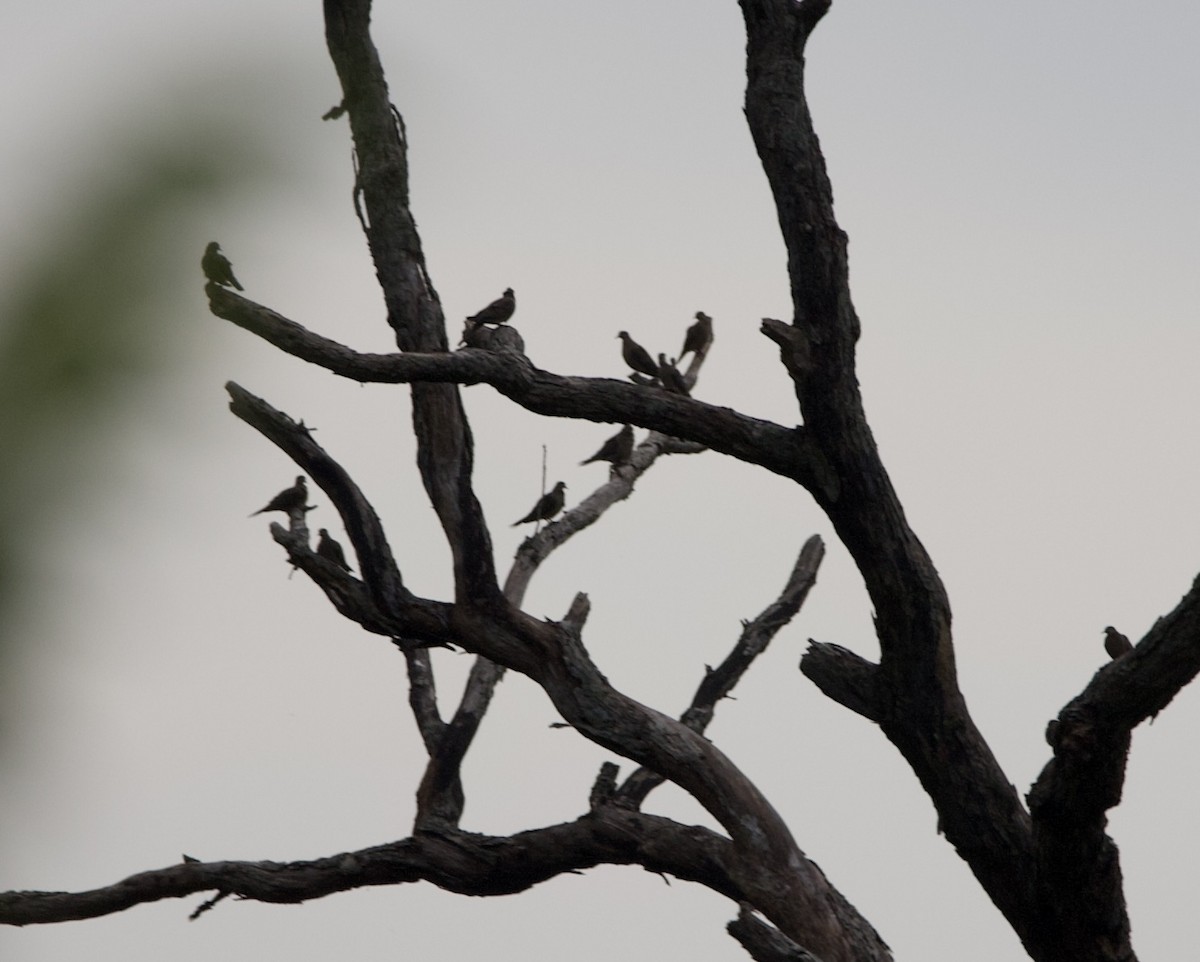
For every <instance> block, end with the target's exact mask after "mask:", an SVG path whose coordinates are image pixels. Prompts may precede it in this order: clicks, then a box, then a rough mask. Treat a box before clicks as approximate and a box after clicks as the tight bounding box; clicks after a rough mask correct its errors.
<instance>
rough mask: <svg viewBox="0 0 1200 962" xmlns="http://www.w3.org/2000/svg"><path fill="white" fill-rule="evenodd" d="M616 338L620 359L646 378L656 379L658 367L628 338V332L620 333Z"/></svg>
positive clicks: (652, 359) (645, 351)
mask: <svg viewBox="0 0 1200 962" xmlns="http://www.w3.org/2000/svg"><path fill="white" fill-rule="evenodd" d="M617 337H619V338H620V339H621V357H623V358H624V359H625V363H626V364H628V365H629V366H630V367H631V368H633V369H634V370H635V371H638V372H640V373H642V374H645V375H646V376H647V377H658V365H657V364H655V363H654V358H652V357H651V356H650V352H649V351H647V350H646V349H645V348H644V347H642V345H640V344H639V343H638V342H637V341H635V340H634V339H633V338H632V337H630V336H629V332H628V331H621V332H620V333H619V334H618V335H617Z"/></svg>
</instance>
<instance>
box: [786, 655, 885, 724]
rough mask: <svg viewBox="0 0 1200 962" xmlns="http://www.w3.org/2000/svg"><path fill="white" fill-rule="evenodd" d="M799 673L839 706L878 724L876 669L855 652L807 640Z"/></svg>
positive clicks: (876, 667)
mask: <svg viewBox="0 0 1200 962" xmlns="http://www.w3.org/2000/svg"><path fill="white" fill-rule="evenodd" d="M800 670H801V671H802V672H804V674H805V676H806V677H807V678H809V679H810V680H811V681H812V682H813V683H814V684H815V685H816V686H817V687H818V688H819V689H821V691H822V692H823V693H824V694H825V695H828V696H829V697H830V698H832V699H833V700H834V701H836V702H837V703H838V704H839V705H842V706H844V707H846V708H849V709H850V710H851V711H854V712H858V714H860V715H862V716H863V717H864V718H867V719H869V720H871V721H874V722H877V721H879V719H880V717H881V715H882V713H883V712H882V709H881V707H880V705H879V691H878V685H879V666H878V665H876V664H873V663H872V662H869V661H867V660H866V659H865V658H862V657H861V656H859V655H856V654H855V653H854V652H852V651H850V650H848V649H846V648H843V647H841V645H830V644H825V643H822V642H819V641H812V639H809V649H808V651H806V652H805V653H804V657H802V658H801V659H800Z"/></svg>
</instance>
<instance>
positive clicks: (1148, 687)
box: [1029, 578, 1200, 958]
mask: <svg viewBox="0 0 1200 962" xmlns="http://www.w3.org/2000/svg"><path fill="white" fill-rule="evenodd" d="M1198 671H1200V578H1198V579H1197V580H1196V581H1195V582H1194V583H1193V584H1192V588H1191V590H1190V591H1189V592H1188V593H1187V594H1186V595H1185V596H1184V597H1183V599H1182V600H1181V601H1180V602H1179V604H1178V605H1177V606H1176V607H1175V610H1174V611H1172V612H1171V613H1170V614H1168V615H1166V616H1165V617H1163V618H1160V619H1159V620H1158V621H1157V622H1155V624H1154V626H1153V627H1152V628H1151V629H1150V631H1149V633H1148V634H1147V635H1146V637H1145V638H1143V639H1142V640H1141V641H1140V642H1139V643H1138V644H1137V645H1135V646H1134V649H1133V651H1131V652H1130V653H1129V654H1127V655H1125V656H1124V657H1122V658H1119V659H1117V660H1116V661H1112V662H1109V663H1107V664H1106V665H1105V666H1104V667H1103V668H1101V669H1100V670H1099V671H1097V672H1096V674H1095V676H1094V677H1093V678H1092V680H1091V682H1090V683H1089V684H1088V686H1087V687H1086V688H1085V689H1084V690H1083V691H1082V692H1081V693H1080V694H1079V695H1078V696H1077V697H1076V698H1074V699H1072V701H1071V702H1070V703H1068V704H1067V705H1066V706H1065V707H1064V708H1063V710H1062V711H1061V712H1060V713H1059V716H1058V718H1057V719H1056V720H1055V721H1052V722H1051V723H1050V726H1049V728H1048V730H1047V733H1046V740H1047V741H1048V742H1049V743H1050V746H1051V748H1053V750H1054V757H1053V758H1052V759H1051V760H1050V762H1049V763H1048V764H1047V765H1046V767H1045V768H1044V769H1043V770H1042V773H1041V775H1039V776H1038V779H1037V781H1036V782H1035V783H1034V786H1033V788H1032V789H1031V791H1030V792H1029V809H1030V814H1031V815H1032V817H1033V829H1034V840H1035V844H1036V848H1035V853H1036V857H1037V861H1038V876H1037V877H1038V880H1039V883H1040V885H1039V896H1040V899H1041V904H1042V906H1043V912H1042V916H1041V918H1040V919H1039V924H1040V925H1041V927H1042V928H1043V930H1044V933H1045V934H1044V935H1043V939H1044V940H1045V941H1047V942H1051V941H1053V942H1057V943H1058V944H1059V946H1060V951H1061V952H1062V953H1063V956H1062V957H1064V958H1068V957H1072V956H1071V953H1078V951H1079V950H1078V949H1077V948H1076V947H1077V946H1080V945H1087V944H1090V943H1092V942H1094V941H1095V936H1094V934H1093V933H1095V932H1097V931H1101V932H1104V933H1106V934H1107V938H1108V939H1109V940H1110V942H1111V944H1113V945H1128V942H1129V934H1130V928H1129V918H1128V915H1127V913H1126V911H1125V900H1124V896H1123V894H1122V892H1123V889H1122V877H1121V867H1120V860H1119V858H1118V854H1117V849H1116V846H1115V845H1114V844H1113V841H1112V839H1110V838H1109V837H1108V835H1107V833H1106V831H1105V829H1106V827H1107V823H1108V820H1107V812H1108V810H1109V809H1110V808H1113V807H1114V806H1116V805H1117V804H1119V803H1120V801H1121V792H1122V788H1123V786H1124V782H1125V767H1126V760H1127V758H1128V754H1129V746H1130V738H1131V733H1132V730H1133V728H1134V727H1135V726H1136V725H1138V724H1139V723H1141V722H1142V721H1144V720H1145V719H1146V718H1149V717H1152V716H1153V715H1155V714H1157V713H1158V712H1159V711H1161V710H1162V709H1163V708H1165V707H1166V706H1167V705H1168V704H1169V703H1170V701H1171V700H1172V699H1173V698H1174V697H1175V695H1176V694H1177V693H1178V692H1179V690H1180V689H1181V688H1182V687H1183V686H1184V685H1186V684H1187V683H1188V682H1190V681H1191V680H1192V679H1193V678H1195V677H1196V674H1197V672H1198ZM1060 900H1065V903H1064V904H1066V905H1068V906H1069V909H1068V910H1064V908H1063V906H1062V905H1060V904H1058V903H1059V901H1060Z"/></svg>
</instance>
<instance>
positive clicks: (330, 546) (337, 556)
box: [317, 528, 350, 571]
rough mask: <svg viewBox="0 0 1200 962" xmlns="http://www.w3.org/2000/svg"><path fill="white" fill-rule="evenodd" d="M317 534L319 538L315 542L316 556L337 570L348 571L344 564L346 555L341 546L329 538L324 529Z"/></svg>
mask: <svg viewBox="0 0 1200 962" xmlns="http://www.w3.org/2000/svg"><path fill="white" fill-rule="evenodd" d="M317 534H319V535H320V538H319V539H318V540H317V554H319V555H320V556H321V557H322V558H325V559H326V560H328V561H332V562H333V563H334V564H335V565H337V566H338V567H339V568H342V569H344V570H346V571H349V570H350V566H349V565H348V564H346V553H345V552H344V551H342V546H341V545H340V544H338V543H337V542H336V541H334V540H333V538H331V537H329V532H328V531H326V530H325V529H324V528H322V529H321V530H320V531H318V532H317Z"/></svg>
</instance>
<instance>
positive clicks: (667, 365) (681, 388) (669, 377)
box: [658, 354, 690, 397]
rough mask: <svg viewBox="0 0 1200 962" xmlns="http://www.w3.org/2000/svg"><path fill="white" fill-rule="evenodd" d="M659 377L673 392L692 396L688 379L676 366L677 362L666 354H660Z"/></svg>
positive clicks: (664, 385) (665, 386)
mask: <svg viewBox="0 0 1200 962" xmlns="http://www.w3.org/2000/svg"><path fill="white" fill-rule="evenodd" d="M658 379H659V380H660V381H661V382H662V386H663V387H664V388H666V389H667V390H668V391H670V392H671V393H672V394H682V395H683V396H684V397H690V392H689V391H688V386H687V381H685V380H684V378H683V375H682V374H680V373H679V368H677V367H676V366H675V362H674V361H668V360H667V357H666V355H665V354H660V355H658Z"/></svg>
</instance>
